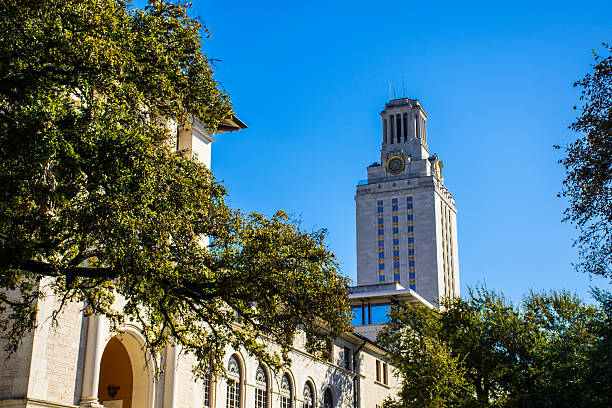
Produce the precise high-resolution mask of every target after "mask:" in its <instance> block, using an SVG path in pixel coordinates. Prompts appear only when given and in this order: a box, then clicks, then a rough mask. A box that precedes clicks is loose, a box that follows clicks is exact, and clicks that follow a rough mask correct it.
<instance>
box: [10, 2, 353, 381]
mask: <svg viewBox="0 0 612 408" xmlns="http://www.w3.org/2000/svg"><path fill="white" fill-rule="evenodd" d="M187 11H188V10H187V7H186V6H185V5H183V4H174V3H171V2H169V1H165V0H151V1H150V2H149V4H148V6H147V7H146V8H145V10H139V9H135V8H133V7H132V6H131V5H130V4H129V3H126V2H124V1H121V0H47V1H44V2H40V1H34V0H0V185H1V186H2V189H0V214H1V216H0V243H1V246H0V286H2V287H4V288H7V289H8V290H6V291H4V292H0V311H4V312H6V315H7V316H8V318H6V319H4V320H2V321H1V323H0V325H1V326H0V328H1V329H2V334H3V336H4V337H6V338H7V339H8V340H9V342H8V349H10V350H14V349H15V348H16V347H17V345H18V344H19V341H20V339H21V338H22V337H23V335H24V334H25V333H27V332H28V331H29V330H31V329H32V328H34V327H35V323H36V312H37V309H36V305H37V301H38V299H40V297H41V296H44V295H45V294H48V293H52V294H54V295H56V296H58V297H59V299H60V300H61V302H60V305H61V304H62V303H63V302H67V301H73V302H84V304H85V305H86V309H85V311H86V313H95V314H101V315H104V316H106V317H108V318H109V319H110V321H111V323H112V325H113V327H114V328H116V327H118V326H120V325H121V324H122V323H123V322H124V321H126V320H129V321H135V322H138V324H139V325H140V326H141V327H142V328H143V334H144V335H145V337H146V341H147V347H148V348H149V349H150V351H151V352H153V353H156V352H158V351H160V350H161V349H162V348H163V347H164V346H165V345H166V344H167V343H168V342H169V341H170V342H174V343H176V344H178V345H179V346H181V347H182V348H183V350H185V351H186V352H191V353H194V354H195V355H196V356H197V358H198V361H199V362H200V363H199V366H198V367H197V371H198V373H199V374H202V373H204V372H205V371H207V370H210V369H213V370H215V369H217V368H218V363H219V360H220V358H221V357H222V355H223V352H222V351H223V349H224V347H226V346H227V345H231V346H233V347H236V348H239V347H242V348H243V349H245V350H246V351H247V352H248V353H251V354H253V355H256V356H257V357H259V358H260V359H261V360H262V361H264V362H266V363H268V364H270V365H272V366H273V367H279V366H280V365H281V364H282V363H283V359H282V354H283V353H285V352H286V351H287V349H288V348H289V347H290V346H291V345H292V343H293V339H294V336H295V335H296V333H297V331H298V330H305V331H306V333H307V334H308V336H309V338H310V339H313V340H312V341H313V344H315V345H318V346H319V348H323V347H324V344H325V339H326V338H328V337H330V336H334V335H336V334H338V333H339V332H341V331H344V330H346V329H348V328H349V323H348V315H349V307H348V300H347V299H348V297H347V292H346V286H347V281H346V279H344V278H342V277H340V276H339V274H338V268H337V264H336V261H335V258H334V256H333V254H331V253H330V251H329V250H328V249H327V248H326V246H325V244H324V231H315V232H311V233H309V232H305V231H302V230H300V228H299V225H298V224H297V223H295V222H292V221H291V220H290V219H289V218H288V216H287V215H286V214H284V213H283V212H279V213H277V214H276V215H274V216H273V217H271V218H266V217H263V216H261V215H259V214H250V215H245V214H242V213H240V212H239V211H236V210H233V209H230V208H229V207H227V206H226V204H225V201H224V200H225V194H226V192H225V189H224V188H223V186H221V185H220V184H219V183H217V182H216V181H215V180H214V178H213V176H212V175H211V173H210V172H209V170H208V169H206V167H205V166H203V165H202V164H200V163H198V162H197V161H195V160H191V159H189V158H188V157H186V155H184V154H182V153H181V152H175V151H174V149H173V146H174V142H175V140H176V134H175V133H172V132H171V131H170V130H169V129H171V128H172V126H169V125H172V124H176V125H177V126H178V127H179V128H188V127H189V123H190V119H191V118H192V116H195V117H197V118H198V119H199V120H201V121H202V122H203V123H204V124H205V125H206V127H207V128H208V129H211V130H214V129H216V128H217V125H218V124H219V122H220V121H221V120H223V119H224V118H225V117H227V116H228V115H230V114H231V113H232V110H231V103H230V101H229V97H228V96H227V95H226V94H225V93H224V92H223V91H221V90H219V87H218V86H217V83H216V82H215V81H214V79H213V76H212V75H213V72H212V70H211V67H210V64H209V62H208V60H207V58H206V56H205V54H203V52H202V50H201V44H200V43H201V37H200V30H201V29H203V27H202V25H201V24H200V23H199V22H198V21H197V20H194V19H192V18H190V17H189V16H188V14H187ZM204 237H209V238H210V240H211V241H210V245H209V246H205V245H203V239H204ZM266 340H271V341H273V342H276V343H277V344H278V345H280V346H281V348H280V349H281V352H280V354H279V353H276V352H271V351H270V350H269V349H268V348H267V346H266V345H267V344H268V343H267V341H266Z"/></svg>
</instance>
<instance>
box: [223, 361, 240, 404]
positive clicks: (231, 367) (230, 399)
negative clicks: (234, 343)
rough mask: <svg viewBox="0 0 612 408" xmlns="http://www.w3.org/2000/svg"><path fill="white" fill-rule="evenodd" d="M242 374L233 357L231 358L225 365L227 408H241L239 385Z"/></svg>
mask: <svg viewBox="0 0 612 408" xmlns="http://www.w3.org/2000/svg"><path fill="white" fill-rule="evenodd" d="M241 383H242V372H241V371H240V365H239V364H238V360H237V359H236V357H235V356H231V357H230V359H229V363H228V364H227V404H226V406H227V408H241V405H240V384H241Z"/></svg>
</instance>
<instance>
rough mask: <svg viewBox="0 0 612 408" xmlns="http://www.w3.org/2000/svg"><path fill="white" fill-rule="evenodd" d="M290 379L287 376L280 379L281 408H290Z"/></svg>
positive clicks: (291, 396) (291, 397)
mask: <svg viewBox="0 0 612 408" xmlns="http://www.w3.org/2000/svg"><path fill="white" fill-rule="evenodd" d="M291 393H292V388H291V379H290V378H289V375H288V374H285V375H283V378H282V379H281V386H280V395H281V408H291V406H292V405H291V401H292V400H293V395H291Z"/></svg>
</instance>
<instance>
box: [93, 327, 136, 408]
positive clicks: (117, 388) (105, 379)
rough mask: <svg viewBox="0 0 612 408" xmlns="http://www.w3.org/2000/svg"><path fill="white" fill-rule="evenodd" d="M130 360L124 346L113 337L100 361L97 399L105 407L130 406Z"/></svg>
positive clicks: (130, 407) (126, 407)
mask: <svg viewBox="0 0 612 408" xmlns="http://www.w3.org/2000/svg"><path fill="white" fill-rule="evenodd" d="M133 383H134V376H133V375H132V362H131V360H130V355H129V354H128V352H127V350H126V348H125V346H124V345H123V344H122V343H121V341H119V339H117V337H113V338H112V339H110V341H109V342H108V344H106V348H105V349H104V353H103V354H102V361H100V382H99V384H98V401H100V404H102V405H104V406H105V407H107V408H132V393H133V389H134V384H133Z"/></svg>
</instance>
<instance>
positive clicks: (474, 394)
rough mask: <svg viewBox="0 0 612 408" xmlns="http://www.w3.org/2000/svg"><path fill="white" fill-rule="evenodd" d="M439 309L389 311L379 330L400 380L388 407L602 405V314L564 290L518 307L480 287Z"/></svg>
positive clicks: (605, 323) (606, 334)
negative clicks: (398, 389)
mask: <svg viewBox="0 0 612 408" xmlns="http://www.w3.org/2000/svg"><path fill="white" fill-rule="evenodd" d="M608 296H609V294H608ZM608 300H609V297H608ZM441 303H442V307H441V309H440V310H439V311H438V310H436V309H430V308H426V307H396V308H395V309H394V310H393V311H392V312H391V323H390V324H389V325H388V326H387V327H385V328H384V329H383V330H382V331H381V333H380V335H379V336H380V337H379V340H380V341H381V342H382V344H383V345H385V346H386V347H387V348H388V349H389V350H390V351H391V356H392V359H393V361H394V364H395V365H396V367H398V370H399V373H400V374H401V376H402V378H403V387H402V390H401V392H400V395H399V398H398V399H397V400H396V401H393V402H389V403H388V405H389V407H395V406H397V407H431V408H434V407H436V408H439V407H608V406H610V405H609V402H610V397H609V396H607V395H610V394H609V393H608V394H604V393H602V391H603V390H609V389H610V384H611V383H612V376H608V377H604V378H602V376H601V374H602V373H606V372H607V373H609V372H610V358H609V354H608V355H607V356H606V353H608V352H609V351H610V349H609V347H610V319H609V315H607V317H606V314H605V313H604V312H602V310H601V309H598V308H596V307H594V306H588V305H585V304H584V303H583V302H582V301H580V300H579V299H577V298H576V297H575V296H572V295H570V294H568V293H566V292H560V293H557V292H552V293H550V294H540V293H531V294H530V295H529V296H527V297H526V298H525V299H524V301H523V304H522V306H521V307H520V308H519V307H516V306H514V305H512V304H511V303H510V302H508V301H507V300H506V299H505V298H504V297H503V296H502V295H500V294H497V293H495V292H492V291H489V290H487V289H485V288H477V289H475V290H472V291H470V293H469V295H468V297H467V299H459V298H456V299H444V300H442V302H441ZM604 309H605V308H604Z"/></svg>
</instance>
